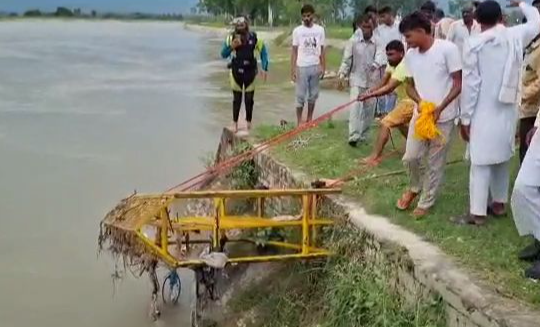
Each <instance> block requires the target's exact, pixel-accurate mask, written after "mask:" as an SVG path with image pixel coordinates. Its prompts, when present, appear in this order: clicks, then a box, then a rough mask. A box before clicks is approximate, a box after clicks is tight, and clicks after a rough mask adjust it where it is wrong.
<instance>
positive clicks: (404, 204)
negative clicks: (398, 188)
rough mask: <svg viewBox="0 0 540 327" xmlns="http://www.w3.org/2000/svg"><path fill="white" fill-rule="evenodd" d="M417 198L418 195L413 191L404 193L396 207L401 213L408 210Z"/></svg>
mask: <svg viewBox="0 0 540 327" xmlns="http://www.w3.org/2000/svg"><path fill="white" fill-rule="evenodd" d="M417 196H418V193H414V192H412V191H407V192H405V193H403V195H402V196H401V198H400V199H399V200H398V201H397V204H396V207H397V208H398V209H399V210H401V211H405V210H408V209H409V207H410V206H411V204H412V203H413V201H414V200H415V199H416V197H417Z"/></svg>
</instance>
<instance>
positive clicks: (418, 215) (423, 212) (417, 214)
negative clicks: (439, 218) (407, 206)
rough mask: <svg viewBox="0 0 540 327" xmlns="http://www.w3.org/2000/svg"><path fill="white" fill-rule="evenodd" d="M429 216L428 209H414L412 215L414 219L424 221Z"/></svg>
mask: <svg viewBox="0 0 540 327" xmlns="http://www.w3.org/2000/svg"><path fill="white" fill-rule="evenodd" d="M428 214H429V210H428V209H422V208H416V209H414V211H413V213H412V215H413V217H414V219H422V218H424V217H425V216H427V215H428Z"/></svg>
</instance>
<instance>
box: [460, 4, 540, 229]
mask: <svg viewBox="0 0 540 327" xmlns="http://www.w3.org/2000/svg"><path fill="white" fill-rule="evenodd" d="M514 5H518V2H516V3H514ZM519 7H520V8H521V10H522V12H523V14H524V15H525V17H526V18H527V23H526V24H523V25H519V26H515V27H511V28H506V27H504V26H502V25H501V24H499V23H500V21H501V20H502V10H501V6H500V5H499V3H498V2H496V1H493V0H487V1H484V2H482V3H481V4H480V5H479V6H478V9H477V11H476V18H477V20H478V22H479V23H480V25H481V29H482V33H481V34H480V35H477V36H475V37H472V38H470V39H468V40H467V41H466V42H465V47H464V52H463V60H464V69H463V93H462V95H461V105H462V106H461V135H462V137H463V138H464V139H465V141H468V142H469V144H470V147H469V148H470V158H471V168H470V177H469V193H470V214H468V215H466V216H464V217H461V219H459V220H457V222H466V223H469V224H475V225H483V224H485V222H486V221H487V214H488V211H490V212H491V213H492V214H493V215H495V216H502V215H505V213H506V208H505V205H506V203H507V202H508V189H509V186H510V160H511V159H512V157H513V155H514V149H515V135H516V125H517V121H518V105H519V103H520V102H521V101H520V97H521V95H520V84H521V80H522V78H521V69H522V66H523V51H524V49H525V47H526V46H527V45H528V44H529V43H530V42H531V41H532V40H533V39H534V38H535V37H536V36H537V35H538V33H540V14H539V13H538V10H536V9H535V8H534V7H532V6H530V5H528V4H526V3H525V2H520V3H519ZM489 201H491V203H489ZM488 208H489V210H488Z"/></svg>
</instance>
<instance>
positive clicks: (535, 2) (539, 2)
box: [532, 0, 540, 6]
mask: <svg viewBox="0 0 540 327" xmlns="http://www.w3.org/2000/svg"><path fill="white" fill-rule="evenodd" d="M537 4H540V0H534V1H533V2H532V5H533V6H536V5H537Z"/></svg>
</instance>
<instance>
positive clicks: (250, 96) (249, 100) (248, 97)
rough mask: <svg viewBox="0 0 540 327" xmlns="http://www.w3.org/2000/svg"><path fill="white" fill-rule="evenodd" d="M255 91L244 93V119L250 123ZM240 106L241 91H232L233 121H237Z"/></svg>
mask: <svg viewBox="0 0 540 327" xmlns="http://www.w3.org/2000/svg"><path fill="white" fill-rule="evenodd" d="M254 97H255V91H252V92H245V93H244V104H245V106H246V121H247V122H249V123H251V120H252V119H253V105H254V104H255V100H254ZM241 107H242V92H238V91H233V121H234V122H235V123H237V122H238V117H239V116H240V108H241Z"/></svg>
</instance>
